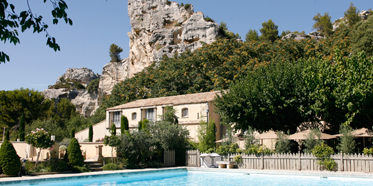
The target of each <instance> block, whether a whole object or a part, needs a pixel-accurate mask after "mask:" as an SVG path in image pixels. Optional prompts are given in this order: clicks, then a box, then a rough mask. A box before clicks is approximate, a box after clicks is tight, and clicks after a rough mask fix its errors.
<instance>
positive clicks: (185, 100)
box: [106, 91, 220, 110]
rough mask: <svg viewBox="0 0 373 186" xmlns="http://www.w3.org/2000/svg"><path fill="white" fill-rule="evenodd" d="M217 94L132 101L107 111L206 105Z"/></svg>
mask: <svg viewBox="0 0 373 186" xmlns="http://www.w3.org/2000/svg"><path fill="white" fill-rule="evenodd" d="M217 94H220V91H213V92H203V93H196V94H186V95H179V96H168V97H160V98H150V99H140V100H137V101H132V102H129V103H126V104H123V105H118V106H115V107H111V108H108V109H106V110H119V109H127V108H139V107H150V106H160V105H183V104H194V103H204V102H209V101H213V100H214V99H215V96H216V95H217Z"/></svg>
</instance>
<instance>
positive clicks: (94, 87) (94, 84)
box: [87, 78, 100, 94]
mask: <svg viewBox="0 0 373 186" xmlns="http://www.w3.org/2000/svg"><path fill="white" fill-rule="evenodd" d="M99 84H100V78H97V79H94V80H92V81H90V82H89V84H88V86H87V90H88V93H90V94H93V93H97V92H98V86H99Z"/></svg>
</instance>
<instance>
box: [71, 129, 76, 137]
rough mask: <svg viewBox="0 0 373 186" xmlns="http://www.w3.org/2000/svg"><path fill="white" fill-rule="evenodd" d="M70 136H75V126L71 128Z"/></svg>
mask: <svg viewBox="0 0 373 186" xmlns="http://www.w3.org/2000/svg"><path fill="white" fill-rule="evenodd" d="M70 138H71V139H72V138H75V128H73V129H71V133H70Z"/></svg>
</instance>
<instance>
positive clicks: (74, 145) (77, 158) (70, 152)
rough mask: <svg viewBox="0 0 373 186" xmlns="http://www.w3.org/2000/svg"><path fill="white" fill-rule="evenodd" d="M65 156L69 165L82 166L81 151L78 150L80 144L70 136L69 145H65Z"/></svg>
mask: <svg viewBox="0 0 373 186" xmlns="http://www.w3.org/2000/svg"><path fill="white" fill-rule="evenodd" d="M67 156H68V160H69V164H70V165H71V166H75V165H77V166H83V165H84V157H83V154H82V151H81V150H80V145H79V142H78V140H76V138H72V139H71V141H70V144H69V146H68V147H67Z"/></svg>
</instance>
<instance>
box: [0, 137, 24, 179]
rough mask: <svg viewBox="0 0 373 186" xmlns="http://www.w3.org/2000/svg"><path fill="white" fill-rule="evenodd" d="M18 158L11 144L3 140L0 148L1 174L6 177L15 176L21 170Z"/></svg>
mask: <svg viewBox="0 0 373 186" xmlns="http://www.w3.org/2000/svg"><path fill="white" fill-rule="evenodd" d="M8 135H9V132H8ZM19 158H20V157H19V156H18V155H17V152H16V150H15V149H14V147H13V145H12V143H10V142H9V140H5V141H4V142H3V144H2V145H1V148H0V168H1V169H2V172H3V173H4V174H8V175H17V173H18V172H19V171H20V168H21V161H20V159H19ZM0 172H1V171H0Z"/></svg>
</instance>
